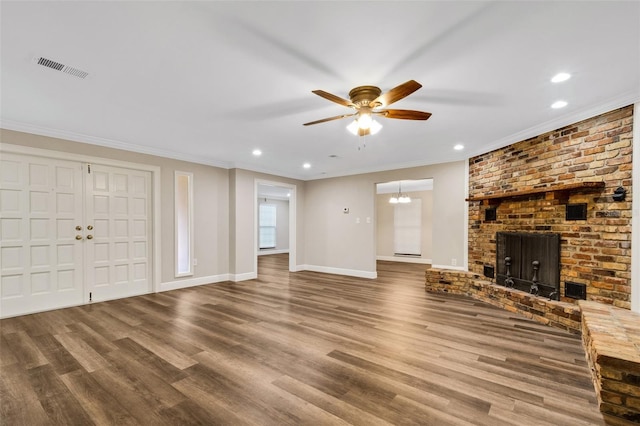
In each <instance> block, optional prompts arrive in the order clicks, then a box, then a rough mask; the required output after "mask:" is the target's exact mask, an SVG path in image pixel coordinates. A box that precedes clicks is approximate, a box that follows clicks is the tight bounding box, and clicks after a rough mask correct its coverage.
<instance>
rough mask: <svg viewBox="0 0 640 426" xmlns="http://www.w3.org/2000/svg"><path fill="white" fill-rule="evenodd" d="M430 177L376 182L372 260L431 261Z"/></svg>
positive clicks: (431, 199) (426, 262) (431, 207)
mask: <svg viewBox="0 0 640 426" xmlns="http://www.w3.org/2000/svg"><path fill="white" fill-rule="evenodd" d="M432 210H433V179H414V180H396V181H390V182H384V183H378V184H376V260H383V261H392V262H407V263H423V264H430V263H431V261H432V260H431V254H432V250H433V248H432V227H433V226H432V217H433V214H432Z"/></svg>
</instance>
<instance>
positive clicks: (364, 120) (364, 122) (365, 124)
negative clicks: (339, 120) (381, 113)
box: [357, 113, 373, 130]
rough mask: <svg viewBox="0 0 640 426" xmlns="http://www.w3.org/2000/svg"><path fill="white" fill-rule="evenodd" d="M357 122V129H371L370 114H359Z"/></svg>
mask: <svg viewBox="0 0 640 426" xmlns="http://www.w3.org/2000/svg"><path fill="white" fill-rule="evenodd" d="M357 121H358V127H360V128H361V129H363V130H366V129H368V128H369V127H371V122H372V121H373V119H372V118H371V114H366V113H364V114H363V113H361V114H360V116H359V117H358V120H357Z"/></svg>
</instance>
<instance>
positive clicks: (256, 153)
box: [252, 149, 262, 157]
mask: <svg viewBox="0 0 640 426" xmlns="http://www.w3.org/2000/svg"><path fill="white" fill-rule="evenodd" d="M252 154H253V155H255V156H256V157H260V156H261V155H262V151H260V150H259V149H254V150H253V152H252Z"/></svg>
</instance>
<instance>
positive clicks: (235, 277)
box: [229, 272, 258, 283]
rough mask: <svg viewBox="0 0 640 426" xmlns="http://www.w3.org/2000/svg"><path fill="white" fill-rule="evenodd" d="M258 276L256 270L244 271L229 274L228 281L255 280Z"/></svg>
mask: <svg viewBox="0 0 640 426" xmlns="http://www.w3.org/2000/svg"><path fill="white" fill-rule="evenodd" d="M256 278H258V274H257V273H256V272H245V273H244V274H229V281H233V282H234V283H237V282H239V281H247V280H255V279H256Z"/></svg>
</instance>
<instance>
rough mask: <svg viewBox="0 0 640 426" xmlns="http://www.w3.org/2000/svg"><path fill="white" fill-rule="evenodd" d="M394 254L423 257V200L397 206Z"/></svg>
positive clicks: (395, 208) (394, 218) (394, 227)
mask: <svg viewBox="0 0 640 426" xmlns="http://www.w3.org/2000/svg"><path fill="white" fill-rule="evenodd" d="M393 252H394V253H395V254H396V255H404V256H421V255H422V200H421V199H420V198H413V199H412V200H411V203H408V204H396V205H395V206H394V213H393Z"/></svg>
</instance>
